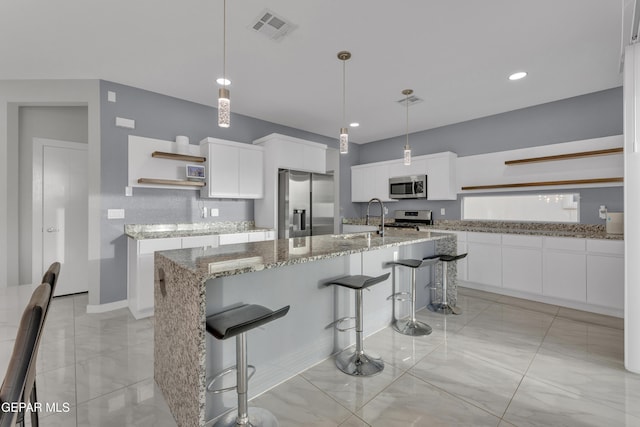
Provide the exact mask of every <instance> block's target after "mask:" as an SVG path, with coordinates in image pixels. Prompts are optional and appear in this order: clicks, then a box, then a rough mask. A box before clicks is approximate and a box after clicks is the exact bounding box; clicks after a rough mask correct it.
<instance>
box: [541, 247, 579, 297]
mask: <svg viewBox="0 0 640 427" xmlns="http://www.w3.org/2000/svg"><path fill="white" fill-rule="evenodd" d="M574 240H582V239H574ZM582 242H583V243H582V245H584V240H582ZM542 270H543V280H542V294H543V295H545V296H550V297H556V298H562V299H566V300H571V301H578V302H586V300H587V277H586V274H587V259H586V255H585V254H584V253H576V252H570V251H560V250H554V249H546V250H545V252H544V263H543V269H542Z"/></svg>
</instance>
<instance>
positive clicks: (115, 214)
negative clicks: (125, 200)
mask: <svg viewBox="0 0 640 427" xmlns="http://www.w3.org/2000/svg"><path fill="white" fill-rule="evenodd" d="M107 219H124V209H107Z"/></svg>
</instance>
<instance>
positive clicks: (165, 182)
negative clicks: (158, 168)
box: [138, 178, 206, 187]
mask: <svg viewBox="0 0 640 427" xmlns="http://www.w3.org/2000/svg"><path fill="white" fill-rule="evenodd" d="M138 184H159V185H177V186H179V187H204V186H205V185H206V183H205V182H204V181H202V182H201V181H186V180H177V179H157V178H138Z"/></svg>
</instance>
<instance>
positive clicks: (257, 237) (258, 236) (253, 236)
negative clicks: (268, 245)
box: [247, 231, 265, 242]
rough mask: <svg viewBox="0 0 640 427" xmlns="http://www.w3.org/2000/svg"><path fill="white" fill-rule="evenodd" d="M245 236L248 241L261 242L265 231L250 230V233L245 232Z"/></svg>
mask: <svg viewBox="0 0 640 427" xmlns="http://www.w3.org/2000/svg"><path fill="white" fill-rule="evenodd" d="M247 237H248V240H249V241H250V242H262V241H264V240H265V232H264V231H252V232H251V233H247Z"/></svg>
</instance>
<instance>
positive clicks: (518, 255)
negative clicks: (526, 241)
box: [502, 246, 542, 295]
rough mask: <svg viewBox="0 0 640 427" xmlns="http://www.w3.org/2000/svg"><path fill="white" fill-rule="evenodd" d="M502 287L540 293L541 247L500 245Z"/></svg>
mask: <svg viewBox="0 0 640 427" xmlns="http://www.w3.org/2000/svg"><path fill="white" fill-rule="evenodd" d="M502 249H503V251H502V287H503V288H507V289H513V290H516V291H523V292H528V293H530V294H537V295H540V294H542V249H534V248H525V247H512V246H503V247H502Z"/></svg>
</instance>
